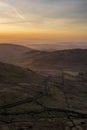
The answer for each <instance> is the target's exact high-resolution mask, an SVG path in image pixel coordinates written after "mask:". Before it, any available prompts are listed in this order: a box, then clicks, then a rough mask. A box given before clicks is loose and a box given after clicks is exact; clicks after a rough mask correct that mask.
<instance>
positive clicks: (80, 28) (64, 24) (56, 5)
mask: <svg viewBox="0 0 87 130" xmlns="http://www.w3.org/2000/svg"><path fill="white" fill-rule="evenodd" d="M86 5H87V1H85V0H83V1H82V0H77V1H76V0H73V1H72V2H71V1H70V0H58V1H57V0H50V1H49V0H47V1H44V0H41V1H39V0H24V1H21V0H18V1H15V0H9V1H8V0H0V38H1V39H3V41H5V42H6V40H7V39H8V41H10V40H11V39H13V40H17V39H20V40H25V39H58V40H87V15H86V14H87V6H86Z"/></svg>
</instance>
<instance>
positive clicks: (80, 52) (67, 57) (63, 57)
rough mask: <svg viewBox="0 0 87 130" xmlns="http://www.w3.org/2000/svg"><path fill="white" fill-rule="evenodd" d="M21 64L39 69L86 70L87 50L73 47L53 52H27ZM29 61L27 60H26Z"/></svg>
mask: <svg viewBox="0 0 87 130" xmlns="http://www.w3.org/2000/svg"><path fill="white" fill-rule="evenodd" d="M23 59H24V61H23V65H25V66H28V65H29V66H31V67H33V68H36V69H41V70H51V71H52V70H54V71H55V70H59V69H64V70H70V71H85V70H87V60H86V59H87V50H86V49H74V50H64V51H54V52H41V51H39V52H29V53H26V54H25V55H24V58H23ZM29 60H30V61H31V63H30V62H28V61H29Z"/></svg>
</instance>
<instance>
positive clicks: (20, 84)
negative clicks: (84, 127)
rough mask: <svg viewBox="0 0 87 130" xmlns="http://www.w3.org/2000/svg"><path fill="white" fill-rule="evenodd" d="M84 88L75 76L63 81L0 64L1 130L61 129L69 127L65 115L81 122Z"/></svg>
mask: <svg viewBox="0 0 87 130" xmlns="http://www.w3.org/2000/svg"><path fill="white" fill-rule="evenodd" d="M86 86H87V84H86V83H80V82H78V81H77V77H74V79H72V77H71V79H70V77H69V79H66V78H65V80H64V82H63V80H62V78H61V77H54V76H46V77H45V76H42V75H40V74H38V73H36V72H34V71H32V70H31V69H26V68H21V67H18V66H15V65H10V64H6V63H2V62H0V125H1V130H4V128H3V127H6V128H7V130H11V129H12V130H18V129H23V130H24V129H26V130H27V129H30V128H32V129H33V130H38V129H39V128H41V129H42V130H45V129H46V130H48V129H49V128H50V129H52V130H53V129H55V130H56V128H59V129H60V130H63V128H66V127H69V126H70V125H71V126H72V122H71V120H69V119H68V117H67V113H68V114H69V115H68V116H69V117H70V118H72V117H73V120H74V121H75V123H77V124H78V123H81V122H82V121H83V122H85V117H87V114H86V113H87V104H86V98H87V96H86V94H87V87H86ZM71 90H72V91H71ZM76 118H77V119H78V118H80V120H76ZM77 121H78V122H77ZM65 122H67V123H68V124H66V123H65ZM43 125H44V127H45V129H44V127H43Z"/></svg>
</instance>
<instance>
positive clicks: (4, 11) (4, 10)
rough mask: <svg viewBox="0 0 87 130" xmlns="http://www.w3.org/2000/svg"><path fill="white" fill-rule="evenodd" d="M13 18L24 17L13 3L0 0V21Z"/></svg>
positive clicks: (12, 19) (20, 18)
mask: <svg viewBox="0 0 87 130" xmlns="http://www.w3.org/2000/svg"><path fill="white" fill-rule="evenodd" d="M14 20H25V18H24V16H23V15H22V14H21V13H20V11H19V10H18V9H16V8H15V7H14V6H13V5H10V4H9V3H6V2H3V1H0V22H7V21H10V22H11V21H14Z"/></svg>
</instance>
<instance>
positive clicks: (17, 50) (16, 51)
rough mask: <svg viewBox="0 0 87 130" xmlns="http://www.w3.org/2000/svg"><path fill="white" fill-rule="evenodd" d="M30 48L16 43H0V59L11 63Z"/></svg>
mask: <svg viewBox="0 0 87 130" xmlns="http://www.w3.org/2000/svg"><path fill="white" fill-rule="evenodd" d="M30 50H32V49H30V48H27V47H25V46H22V45H16V44H5V43H4V44H1V43H0V61H2V62H7V63H12V62H15V61H16V60H17V59H19V58H20V57H21V55H22V54H23V53H25V52H27V51H30Z"/></svg>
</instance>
